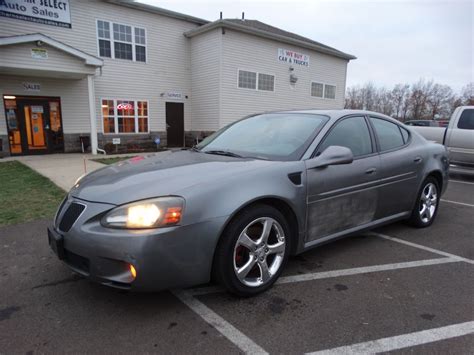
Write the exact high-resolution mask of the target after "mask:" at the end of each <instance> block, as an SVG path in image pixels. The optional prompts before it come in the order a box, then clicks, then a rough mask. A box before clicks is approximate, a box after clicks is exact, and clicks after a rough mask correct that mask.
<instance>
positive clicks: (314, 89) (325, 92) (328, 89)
mask: <svg viewBox="0 0 474 355" xmlns="http://www.w3.org/2000/svg"><path fill="white" fill-rule="evenodd" d="M311 96H314V97H319V98H323V97H324V98H325V99H335V98H336V86H335V85H329V84H323V83H316V82H312V83H311Z"/></svg>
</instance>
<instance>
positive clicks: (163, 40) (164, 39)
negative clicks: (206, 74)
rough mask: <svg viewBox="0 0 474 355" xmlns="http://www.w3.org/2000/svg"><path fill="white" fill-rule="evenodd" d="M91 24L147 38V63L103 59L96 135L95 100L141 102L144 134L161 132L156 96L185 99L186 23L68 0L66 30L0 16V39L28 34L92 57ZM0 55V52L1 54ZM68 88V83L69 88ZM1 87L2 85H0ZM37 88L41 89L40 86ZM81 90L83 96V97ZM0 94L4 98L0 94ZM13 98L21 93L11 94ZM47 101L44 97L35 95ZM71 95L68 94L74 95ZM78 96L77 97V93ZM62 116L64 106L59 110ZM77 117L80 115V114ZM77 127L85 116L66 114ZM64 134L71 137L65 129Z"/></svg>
mask: <svg viewBox="0 0 474 355" xmlns="http://www.w3.org/2000/svg"><path fill="white" fill-rule="evenodd" d="M97 19H102V20H107V21H111V22H116V23H121V24H126V25H131V26H137V27H141V28H145V30H146V35H147V63H141V62H132V61H128V60H120V59H116V60H114V59H108V58H103V59H104V62H105V64H104V67H103V71H102V76H96V79H95V90H96V108H97V118H98V121H99V122H98V131H99V132H102V122H101V121H100V118H101V111H100V98H102V97H107V98H125V99H147V100H149V103H150V129H151V130H152V131H165V130H166V127H165V102H166V99H165V97H164V96H163V97H162V96H160V94H161V93H166V92H168V91H179V92H182V93H183V97H184V96H185V95H189V96H191V64H190V59H189V58H190V53H189V52H190V49H189V41H188V40H187V39H186V38H185V37H184V36H183V33H184V32H186V31H188V30H190V29H193V28H195V27H196V26H197V25H196V24H193V23H189V22H186V21H182V20H178V19H174V18H169V17H166V16H161V15H158V14H154V13H148V12H146V11H140V10H135V9H131V8H127V7H123V6H117V5H113V4H108V3H104V2H102V1H90V0H85V1H82V0H81V1H76V0H73V1H71V21H72V28H71V29H67V28H58V27H55V26H49V25H42V24H36V23H33V22H27V21H21V20H16V19H8V18H5V17H0V36H15V35H20V34H29V33H42V34H44V35H47V36H49V37H52V38H54V39H56V40H58V41H60V42H63V43H66V44H68V45H70V46H72V47H75V48H77V49H80V50H82V51H84V52H86V53H88V54H91V55H95V56H98V48H97V34H96V21H97ZM2 50H3V49H2ZM23 80H24V81H34V82H40V83H41V84H43V82H45V81H43V79H42V78H41V79H38V78H34V77H25V78H23ZM0 81H2V82H3V81H4V77H3V76H0ZM71 85H74V83H71ZM2 86H3V85H2ZM43 87H45V86H44V85H43ZM86 88H87V87H85V88H84V95H87V90H86ZM0 94H4V92H3V91H2V92H1V93H0ZM17 94H26V93H23V92H17ZM40 94H41V95H42V96H47V95H49V94H47V93H46V92H41V93H40ZM75 94H77V93H74V95H75ZM51 95H52V96H60V97H61V101H63V100H70V98H67V97H66V95H67V93H66V92H62V88H60V87H58V89H57V90H55V92H54V94H51ZM81 95H82V92H81ZM189 101H190V100H186V99H184V98H183V102H184V107H185V129H189V128H190V126H191V111H190V102H189ZM63 112H66V107H63ZM81 112H82V111H81ZM71 114H72V115H74V116H75V117H77V119H79V120H81V121H82V123H80V124H77V123H74V124H73V125H72V126H76V125H77V126H86V125H88V120H89V116H88V115H87V114H86V115H83V114H80V115H76V113H74V112H71ZM2 116H3V117H2V119H0V121H1V124H0V134H2V133H3V134H5V133H6V132H5V129H4V128H2V127H5V118H4V115H3V114H2ZM66 119H67V118H65V122H64V126H65V133H72V131H71V130H68V128H67V127H66Z"/></svg>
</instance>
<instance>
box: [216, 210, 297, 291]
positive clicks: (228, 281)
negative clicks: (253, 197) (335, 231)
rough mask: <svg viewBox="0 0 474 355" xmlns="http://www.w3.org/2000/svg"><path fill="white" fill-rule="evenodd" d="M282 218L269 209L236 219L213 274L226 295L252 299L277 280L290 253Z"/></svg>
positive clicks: (218, 252) (222, 242) (223, 239)
mask: <svg viewBox="0 0 474 355" xmlns="http://www.w3.org/2000/svg"><path fill="white" fill-rule="evenodd" d="M289 232H290V228H289V226H288V223H287V222H286V220H285V217H284V216H283V215H282V214H281V213H280V212H279V211H278V210H277V209H275V208H273V207H271V206H268V205H256V206H252V207H250V208H249V209H247V210H244V211H243V212H241V213H240V214H239V215H237V216H236V217H235V218H234V219H233V220H232V221H231V222H230V224H229V225H228V226H227V228H226V230H225V232H224V234H223V235H222V237H221V240H220V242H219V244H218V246H217V250H216V258H215V263H214V274H215V276H216V278H217V280H218V281H219V283H220V284H222V285H223V286H224V287H225V288H226V289H227V290H228V291H229V292H231V293H233V294H236V295H238V296H244V297H248V296H253V295H256V294H258V293H260V292H263V291H265V290H267V289H268V288H270V287H271V286H272V285H273V283H275V281H276V280H277V279H278V277H279V276H280V274H281V272H282V270H283V268H284V266H285V264H286V262H287V259H288V255H289V251H290V242H291V239H290V237H289Z"/></svg>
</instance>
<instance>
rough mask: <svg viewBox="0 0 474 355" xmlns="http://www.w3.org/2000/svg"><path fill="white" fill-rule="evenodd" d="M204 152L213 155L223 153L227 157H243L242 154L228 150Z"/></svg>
mask: <svg viewBox="0 0 474 355" xmlns="http://www.w3.org/2000/svg"><path fill="white" fill-rule="evenodd" d="M204 153H206V154H215V155H225V156H227V157H234V158H243V156H241V155H239V154H236V153H232V152H229V151H228V150H207V151H205V152H204Z"/></svg>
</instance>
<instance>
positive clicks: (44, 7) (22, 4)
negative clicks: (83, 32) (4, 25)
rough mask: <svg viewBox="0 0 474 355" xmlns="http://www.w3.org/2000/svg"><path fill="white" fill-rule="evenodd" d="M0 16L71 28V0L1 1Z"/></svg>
mask: <svg viewBox="0 0 474 355" xmlns="http://www.w3.org/2000/svg"><path fill="white" fill-rule="evenodd" d="M0 16H4V17H9V18H14V19H18V20H24V21H30V22H36V23H42V24H45V25H51V26H58V27H66V28H71V13H70V11H69V0H0Z"/></svg>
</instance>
